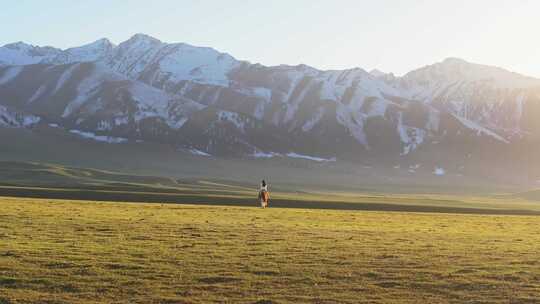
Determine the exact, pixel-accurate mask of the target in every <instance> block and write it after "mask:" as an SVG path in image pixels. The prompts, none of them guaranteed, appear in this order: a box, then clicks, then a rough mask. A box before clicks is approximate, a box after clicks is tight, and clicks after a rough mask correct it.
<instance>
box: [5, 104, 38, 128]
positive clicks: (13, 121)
mask: <svg viewBox="0 0 540 304" xmlns="http://www.w3.org/2000/svg"><path fill="white" fill-rule="evenodd" d="M40 121H41V118H39V117H37V116H34V115H27V114H22V113H19V112H15V111H11V110H9V109H8V108H6V107H4V106H0V126H5V127H15V128H20V127H31V126H33V125H35V124H37V123H39V122H40Z"/></svg>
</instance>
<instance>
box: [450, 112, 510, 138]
mask: <svg viewBox="0 0 540 304" xmlns="http://www.w3.org/2000/svg"><path fill="white" fill-rule="evenodd" d="M452 116H454V117H455V118H456V119H457V120H458V121H459V122H461V124H463V125H464V126H465V127H467V128H469V129H471V130H473V131H476V132H477V135H482V134H485V135H488V136H491V137H493V138H495V139H496V140H498V141H501V142H503V143H506V144H508V143H510V142H509V141H508V140H506V139H504V138H503V137H502V136H500V135H499V134H497V133H495V132H493V131H491V130H489V129H487V128H484V127H482V126H481V125H479V124H477V123H476V122H473V121H470V120H468V119H466V118H463V117H461V116H458V115H455V114H452Z"/></svg>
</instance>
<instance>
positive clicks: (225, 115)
mask: <svg viewBox="0 0 540 304" xmlns="http://www.w3.org/2000/svg"><path fill="white" fill-rule="evenodd" d="M218 119H219V120H221V121H229V122H232V123H233V124H234V125H235V126H236V127H237V128H238V129H240V130H244V127H245V123H244V122H243V121H242V120H241V119H240V115H238V113H234V112H229V111H219V112H218Z"/></svg>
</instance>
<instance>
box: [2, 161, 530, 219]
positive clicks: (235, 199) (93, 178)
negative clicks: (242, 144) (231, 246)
mask: <svg viewBox="0 0 540 304" xmlns="http://www.w3.org/2000/svg"><path fill="white" fill-rule="evenodd" d="M256 189H257V184H256V182H251V183H245V182H237V181H231V180H219V179H213V180H212V179H195V178H189V179H188V178H183V179H175V178H168V177H155V176H145V175H131V174H125V173H118V172H110V171H104V170H97V169H84V168H72V167H65V166H59V165H51V164H36V163H19V162H0V196H14V197H28V198H50V199H74V200H95V201H96V200H97V201H130V202H153V203H184V204H185V203H188V204H204V205H225V206H253V204H254V198H255V197H256V194H257V193H256ZM271 190H272V198H271V200H272V206H274V207H287V208H309V209H340V210H378V211H411V212H450V213H467V214H509V215H518V214H519V215H540V204H539V203H538V202H537V201H534V200H529V199H526V198H521V197H519V196H517V195H508V194H504V195H503V194H489V195H486V194H468V195H464V194H440V193H423V194H418V193H415V194H410V193H408V194H407V193H382V192H375V191H372V192H370V191H366V190H362V189H357V188H336V187H332V186H330V185H327V186H325V187H323V186H319V187H314V186H313V185H298V184H288V183H281V184H279V183H278V185H276V186H274V185H271Z"/></svg>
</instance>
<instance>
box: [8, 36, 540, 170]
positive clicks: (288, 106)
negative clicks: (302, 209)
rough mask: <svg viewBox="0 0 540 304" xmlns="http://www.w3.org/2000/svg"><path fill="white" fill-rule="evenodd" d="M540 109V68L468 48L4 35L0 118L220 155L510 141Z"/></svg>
mask: <svg viewBox="0 0 540 304" xmlns="http://www.w3.org/2000/svg"><path fill="white" fill-rule="evenodd" d="M537 117H540V80H539V79H535V78H531V77H526V76H523V75H519V74H516V73H512V72H509V71H506V70H504V69H501V68H496V67H491V66H485V65H479V64H473V63H469V62H466V61H464V60H461V59H457V58H449V59H446V60H444V61H442V62H439V63H435V64H433V65H430V66H426V67H423V68H420V69H417V70H414V71H411V72H410V73H408V74H406V75H404V76H403V77H397V76H394V75H393V74H386V73H383V72H381V71H378V70H374V71H371V72H367V71H365V70H363V69H360V68H354V69H348V70H329V71H322V70H318V69H315V68H313V67H309V66H306V65H297V66H288V65H280V66H272V67H269V66H263V65H260V64H252V63H249V62H246V61H240V60H237V59H235V58H234V57H232V56H231V55H228V54H225V53H221V52H219V51H216V50H214V49H212V48H207V47H196V46H192V45H189V44H185V43H172V44H171V43H164V42H161V41H160V40H158V39H156V38H153V37H150V36H147V35H143V34H137V35H135V36H133V37H132V38H130V39H129V40H127V41H125V42H122V43H120V44H119V45H114V44H113V43H111V42H110V41H109V40H107V39H101V40H98V41H96V42H93V43H90V44H88V45H84V46H81V47H75V48H70V49H66V50H61V49H57V48H53V47H37V46H31V45H28V44H25V43H22V42H18V43H13V44H8V45H5V46H3V47H0V127H6V126H9V127H26V128H32V127H34V128H35V127H39V126H40V125H51V124H52V125H55V126H59V127H63V128H65V129H66V130H72V131H74V132H72V133H76V134H94V135H95V136H105V137H110V138H122V139H125V140H127V141H141V140H143V141H146V142H160V143H167V144H171V145H174V146H178V147H179V148H185V149H191V150H193V151H198V152H201V153H204V154H208V155H215V156H236V157H272V156H273V155H288V154H291V155H310V156H313V157H316V158H317V157H318V158H320V159H335V158H337V159H338V160H339V159H363V158H366V157H367V158H369V157H371V158H377V159H385V157H392V158H400V157H413V156H414V155H426V153H428V152H429V151H433V152H430V153H439V152H437V151H443V150H445V149H446V150H447V148H448V147H449V146H452V147H457V146H464V147H470V146H475V145H481V146H489V147H490V149H495V150H493V151H496V149H501V150H506V149H507V146H509V145H512V144H514V143H516V142H522V141H525V140H527V141H536V140H537V139H538V138H539V137H540V123H538V121H539V120H538V119H537ZM77 132H79V133H77ZM84 132H86V133H84ZM121 142H124V141H121ZM456 151H457V152H455V153H457V154H460V155H455V156H456V157H458V158H459V157H465V156H464V155H468V154H470V153H469V152H467V149H461V150H459V149H458V150H456Z"/></svg>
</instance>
